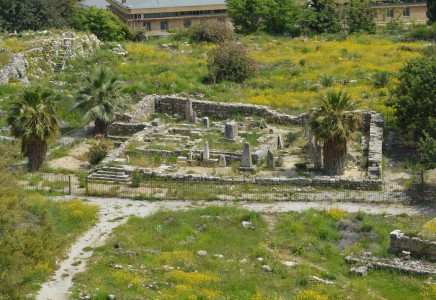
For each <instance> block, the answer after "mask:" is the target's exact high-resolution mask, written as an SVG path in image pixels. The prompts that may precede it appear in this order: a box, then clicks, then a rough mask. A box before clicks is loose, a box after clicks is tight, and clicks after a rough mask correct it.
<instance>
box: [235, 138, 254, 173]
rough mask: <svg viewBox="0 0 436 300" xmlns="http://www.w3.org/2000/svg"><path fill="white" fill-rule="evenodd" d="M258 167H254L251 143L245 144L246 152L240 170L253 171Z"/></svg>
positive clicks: (243, 154)
mask: <svg viewBox="0 0 436 300" xmlns="http://www.w3.org/2000/svg"><path fill="white" fill-rule="evenodd" d="M255 169H256V166H254V165H253V160H252V158H251V147H250V143H244V150H243V151H242V159H241V166H240V167H239V170H241V171H253V170H255Z"/></svg>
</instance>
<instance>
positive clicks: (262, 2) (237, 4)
mask: <svg viewBox="0 0 436 300" xmlns="http://www.w3.org/2000/svg"><path fill="white" fill-rule="evenodd" d="M226 3H227V12H228V14H229V16H230V18H232V20H233V24H234V26H235V30H236V31H238V32H242V33H253V32H256V31H258V30H260V29H262V18H263V17H264V16H265V14H266V11H267V7H268V1H267V0H226Z"/></svg>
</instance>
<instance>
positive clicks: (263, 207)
mask: <svg viewBox="0 0 436 300" xmlns="http://www.w3.org/2000/svg"><path fill="white" fill-rule="evenodd" d="M69 198H70V197H62V198H59V199H66V200H68V199H69ZM74 198H77V197H74ZM86 199H88V203H89V204H94V205H97V206H99V207H100V218H99V220H98V222H97V224H96V225H95V226H94V227H92V228H91V229H90V230H89V231H88V232H86V233H85V234H84V235H82V236H81V237H80V238H79V239H78V240H77V241H76V242H75V243H74V244H73V246H72V247H71V249H70V250H69V252H68V254H67V257H68V258H67V259H65V260H64V261H62V262H60V264H59V268H58V270H57V271H56V273H55V275H54V276H53V277H52V278H51V280H50V281H48V282H46V283H45V284H43V286H42V288H41V290H40V291H39V293H38V295H37V296H36V299H37V300H49V299H50V300H67V299H69V289H70V288H71V287H72V285H73V282H72V278H73V277H74V275H76V274H78V273H80V272H83V271H85V270H86V260H87V259H88V258H89V257H91V255H92V251H84V248H86V247H97V246H100V245H103V244H104V242H105V241H106V239H107V238H108V236H109V234H110V233H111V232H112V230H113V229H114V228H115V227H117V226H119V225H121V224H123V223H125V222H126V221H127V219H128V217H129V216H132V215H134V216H139V217H145V216H148V215H150V214H152V213H153V212H156V211H158V210H161V209H163V210H186V209H190V208H197V207H202V206H206V205H219V206H225V205H229V206H237V207H243V208H246V209H249V210H253V211H257V212H265V213H268V212H271V213H273V212H287V211H304V210H307V209H311V208H314V209H320V210H323V209H329V208H333V207H337V208H340V209H342V210H345V211H347V212H357V211H363V212H365V213H371V214H381V213H386V214H393V215H397V214H402V213H406V214H436V206H433V207H428V206H403V205H399V204H386V205H382V204H364V203H322V202H321V203H320V202H280V203H241V202H239V203H229V202H199V201H195V202H190V201H162V202H142V201H134V200H128V199H119V198H92V197H91V198H90V197H87V198H86ZM79 262H80V263H79Z"/></svg>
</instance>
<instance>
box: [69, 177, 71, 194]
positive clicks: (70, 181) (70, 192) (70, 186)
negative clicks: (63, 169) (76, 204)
mask: <svg viewBox="0 0 436 300" xmlns="http://www.w3.org/2000/svg"><path fill="white" fill-rule="evenodd" d="M68 195H71V175H68Z"/></svg>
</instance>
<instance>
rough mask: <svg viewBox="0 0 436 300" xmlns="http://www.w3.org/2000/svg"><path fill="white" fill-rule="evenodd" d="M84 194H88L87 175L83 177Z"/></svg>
mask: <svg viewBox="0 0 436 300" xmlns="http://www.w3.org/2000/svg"><path fill="white" fill-rule="evenodd" d="M85 195H87V196H88V176H86V177H85Z"/></svg>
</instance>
